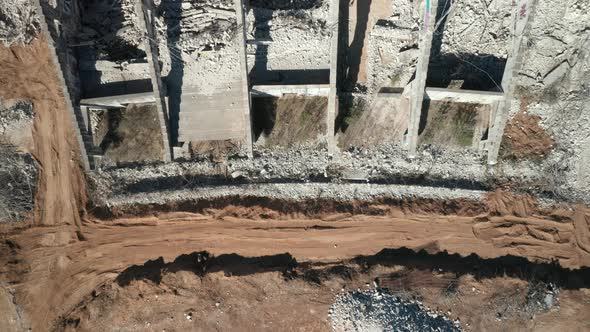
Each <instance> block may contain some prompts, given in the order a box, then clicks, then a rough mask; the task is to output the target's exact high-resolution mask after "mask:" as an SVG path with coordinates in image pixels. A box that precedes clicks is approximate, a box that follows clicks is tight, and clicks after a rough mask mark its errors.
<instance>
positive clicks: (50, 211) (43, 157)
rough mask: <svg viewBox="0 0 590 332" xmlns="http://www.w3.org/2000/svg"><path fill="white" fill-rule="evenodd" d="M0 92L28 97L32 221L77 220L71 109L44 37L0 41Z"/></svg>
mask: <svg viewBox="0 0 590 332" xmlns="http://www.w3.org/2000/svg"><path fill="white" fill-rule="evenodd" d="M0 68H1V70H0V98H3V99H5V100H27V101H31V102H32V103H33V108H34V111H35V119H34V124H33V126H34V128H33V140H34V148H33V151H32V153H33V156H34V158H35V159H36V161H37V162H38V164H39V184H38V192H37V197H36V208H35V216H34V220H35V222H37V223H39V224H43V225H55V224H63V223H69V224H77V223H79V222H80V211H82V210H83V209H84V206H85V200H86V198H85V197H86V194H85V184H84V177H83V173H82V170H81V167H80V164H79V151H78V146H77V142H76V139H75V135H74V133H73V126H72V121H71V118H70V115H69V113H68V111H67V109H66V104H65V100H64V96H63V92H62V91H61V89H60V88H59V87H60V84H59V80H58V78H57V73H56V70H55V67H54V65H53V62H52V61H51V58H50V56H49V48H48V45H47V41H46V40H45V39H44V37H41V36H39V37H37V38H36V39H35V40H34V41H33V42H32V43H31V44H30V45H27V46H12V47H10V48H7V47H4V46H0Z"/></svg>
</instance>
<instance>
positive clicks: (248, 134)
mask: <svg viewBox="0 0 590 332" xmlns="http://www.w3.org/2000/svg"><path fill="white" fill-rule="evenodd" d="M234 4H235V10H236V20H237V23H238V33H239V34H240V37H241V38H239V40H240V47H239V49H240V54H239V57H240V71H241V74H242V75H241V76H242V94H243V97H242V107H243V116H244V130H245V138H244V141H245V142H244V144H245V145H246V150H247V153H248V156H249V157H250V158H252V157H253V155H254V151H253V142H252V136H253V133H252V130H253V129H252V117H251V115H250V109H251V108H252V101H251V99H250V82H249V77H248V76H249V75H248V54H247V51H248V50H247V47H248V45H247V43H246V36H247V33H246V15H245V8H244V1H243V0H235V1H234Z"/></svg>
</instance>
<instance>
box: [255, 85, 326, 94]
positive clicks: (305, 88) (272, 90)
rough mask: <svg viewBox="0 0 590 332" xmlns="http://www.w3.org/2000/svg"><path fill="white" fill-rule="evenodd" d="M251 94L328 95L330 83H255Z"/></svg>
mask: <svg viewBox="0 0 590 332" xmlns="http://www.w3.org/2000/svg"><path fill="white" fill-rule="evenodd" d="M251 94H252V97H282V96H283V95H285V94H295V95H302V96H322V97H326V96H328V95H329V94H330V85H329V84H304V85H254V86H253V87H252V91H251Z"/></svg>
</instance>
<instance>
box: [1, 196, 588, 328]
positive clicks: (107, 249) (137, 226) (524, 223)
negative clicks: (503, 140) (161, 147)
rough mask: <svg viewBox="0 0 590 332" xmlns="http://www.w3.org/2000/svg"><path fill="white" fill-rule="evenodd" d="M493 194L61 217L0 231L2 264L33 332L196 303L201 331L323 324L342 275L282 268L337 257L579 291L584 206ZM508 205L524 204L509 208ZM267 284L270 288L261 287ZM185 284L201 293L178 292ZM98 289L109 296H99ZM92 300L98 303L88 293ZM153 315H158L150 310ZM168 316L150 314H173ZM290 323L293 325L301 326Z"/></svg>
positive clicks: (121, 320)
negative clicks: (360, 207)
mask: <svg viewBox="0 0 590 332" xmlns="http://www.w3.org/2000/svg"><path fill="white" fill-rule="evenodd" d="M496 196H501V195H500V194H496ZM517 200H518V198H517ZM490 201H493V202H495V203H494V204H495V205H494V206H495V207H496V210H495V211H492V210H490V213H483V214H479V215H475V216H458V215H440V214H428V213H412V212H410V211H409V210H403V209H399V208H396V207H389V210H388V211H387V212H386V213H384V214H383V215H373V216H370V215H354V214H350V213H332V214H329V213H325V214H323V215H322V216H320V217H319V218H305V217H304V216H302V217H296V216H292V217H291V218H290V219H276V218H273V215H272V214H269V215H268V217H267V219H261V218H260V214H259V213H258V212H256V211H257V210H256V209H252V211H254V212H252V211H250V212H249V210H250V209H251V208H245V207H236V206H233V207H227V208H225V209H210V210H207V211H206V212H205V213H188V212H184V213H180V212H176V213H162V214H159V215H154V216H150V217H143V218H138V217H133V218H118V219H114V220H111V221H108V220H97V219H92V220H88V221H86V222H84V223H83V224H82V226H81V227H80V229H79V230H76V229H75V228H73V227H71V226H67V225H64V226H55V227H44V228H32V229H28V230H25V231H21V232H15V233H14V234H12V235H6V236H5V238H4V240H3V243H2V245H3V248H1V249H0V250H1V251H2V255H1V257H2V264H1V265H0V266H2V270H0V274H2V275H3V276H4V278H5V281H6V282H7V283H8V284H10V285H11V288H12V289H13V291H14V299H15V300H14V303H17V304H18V306H19V308H20V310H21V311H22V312H23V314H21V317H23V318H22V320H23V321H24V323H23V324H24V325H27V326H30V327H32V328H33V330H35V331H37V330H44V329H46V328H47V322H52V324H57V322H60V324H62V325H60V326H62V327H66V326H70V325H71V324H73V325H74V326H76V325H78V326H79V327H80V329H81V330H84V327H86V328H87V329H92V327H93V326H95V325H96V324H99V326H103V327H106V326H107V324H111V325H110V326H114V325H116V326H119V325H121V326H129V328H130V329H131V330H134V329H139V326H138V325H136V324H138V322H139V321H141V320H146V319H148V318H147V317H160V318H161V319H159V320H158V321H159V322H160V323H162V322H164V323H165V322H166V321H167V320H166V319H164V317H165V316H166V315H171V316H173V317H176V318H178V317H179V316H180V317H182V314H183V313H185V310H191V312H192V313H193V315H195V320H193V321H199V322H200V323H199V324H203V325H197V328H202V329H210V328H211V327H212V326H214V325H215V324H218V323H217V322H218V321H219V324H221V325H220V329H222V330H223V329H230V328H231V327H232V326H241V325H233V324H245V325H244V326H256V327H260V329H263V330H264V329H268V330H270V329H273V328H275V327H276V326H280V325H281V324H296V323H297V320H298V319H304V320H305V321H306V322H304V323H302V324H303V326H306V324H307V327H306V329H308V330H318V329H320V330H321V329H324V328H325V327H326V326H327V325H326V324H327V323H326V322H325V315H326V311H325V310H323V309H322V308H325V306H328V305H329V303H330V302H329V300H328V299H329V298H330V296H332V294H333V292H332V291H331V290H330V289H336V290H338V289H340V288H341V286H338V287H335V288H334V287H332V288H321V287H320V289H313V291H312V290H309V291H307V289H309V287H311V286H304V285H303V284H302V283H301V282H302V281H296V282H294V283H287V281H281V280H282V279H281V278H283V277H284V276H285V273H287V274H286V276H287V279H289V278H291V277H293V278H295V279H296V280H299V279H298V278H299V276H302V275H303V276H306V277H305V278H304V280H308V281H310V280H311V281H314V280H316V281H318V280H320V281H322V282H324V281H325V282H327V283H328V284H330V283H331V282H332V281H330V280H331V278H330V277H327V278H325V277H324V276H323V274H322V273H319V272H318V273H316V272H309V271H307V270H306V266H307V267H309V266H320V267H321V266H323V265H326V264H327V265H330V264H340V263H341V262H344V265H348V264H352V263H354V262H356V263H357V264H358V265H359V266H361V267H363V266H370V265H375V264H387V265H404V266H407V265H410V266H414V267H420V268H422V269H424V268H426V269H433V270H436V269H439V268H440V269H451V270H452V271H455V272H456V273H458V274H460V275H478V274H483V275H485V276H488V277H490V276H493V277H502V276H504V274H506V275H507V276H510V277H511V278H517V279H522V280H524V281H526V280H527V279H528V278H532V277H538V276H542V277H550V278H552V279H555V280H554V282H556V283H558V284H559V285H560V287H563V288H567V289H571V290H572V291H575V290H578V289H585V288H588V287H590V285H588V281H589V280H590V275H589V273H590V271H589V270H588V268H584V267H587V266H590V251H589V248H590V243H589V240H588V239H589V238H590V237H589V236H588V233H589V229H588V227H589V222H590V210H588V209H586V208H583V207H578V208H576V209H575V210H558V211H553V213H552V214H547V213H544V214H538V213H540V212H539V211H540V210H539V209H538V208H537V207H536V206H535V205H534V204H532V203H530V204H529V203H526V202H520V203H518V204H512V203H510V199H509V198H505V197H494V196H492V197H490ZM489 204H491V203H489ZM511 211H517V212H518V213H519V214H522V216H521V217H518V216H515V215H514V214H506V213H507V212H511ZM267 212H268V211H267ZM236 216H238V217H236ZM382 250H385V251H382ZM200 251H207V252H208V254H206V255H215V256H216V257H218V260H215V261H214V262H216V264H219V265H221V267H218V268H216V269H209V267H206V268H205V270H203V266H201V265H199V264H200V263H199V262H198V261H199V260H200V258H198V255H197V256H194V255H196V254H192V255H190V254H191V253H195V252H200ZM379 252H381V253H380V254H378V255H377V253H379ZM285 253H288V254H285ZM183 255H189V256H183ZM277 255H278V256H277ZM359 255H362V256H359ZM384 255H385V256H384ZM159 257H161V258H159ZM187 257H188V258H187ZM191 257H192V258H191ZM269 257H270V258H269ZM359 259H360V261H359ZM195 261H196V262H197V263H195ZM347 262H348V263H347ZM180 263H182V264H184V265H187V264H188V266H189V267H188V269H190V270H191V271H192V272H191V274H189V276H186V275H185V276H178V275H175V276H170V278H173V279H175V278H176V279H178V278H181V279H182V280H181V282H182V283H184V282H188V283H189V286H190V285H192V283H195V284H194V285H192V286H190V287H189V286H186V285H185V286H178V287H177V288H175V287H172V286H166V285H165V284H164V285H163V284H162V282H163V280H165V279H166V278H167V277H166V273H167V272H172V273H174V272H178V271H179V270H182V269H179V268H175V267H174V264H180ZM555 263H558V264H555ZM310 264H311V265H310ZM367 264H368V265H367ZM133 265H137V266H133ZM277 266H278V267H277ZM294 268H300V269H303V270H301V271H299V272H297V271H294V270H293V269H294ZM567 268H573V269H577V270H573V271H570V270H568V269H567ZM580 268H581V269H580ZM207 269H209V270H208V271H209V272H211V271H215V272H220V273H218V274H213V275H210V276H208V277H206V278H209V279H202V278H201V277H199V278H196V279H195V278H194V277H191V276H192V275H193V274H192V273H193V272H195V271H196V272H199V271H200V272H199V273H203V272H206V271H207ZM361 270H362V269H361ZM289 271H291V272H289ZM263 272H264V273H263ZM267 272H268V273H270V274H265V273H267ZM273 273H275V274H273ZM277 273H278V274H277ZM233 277H239V278H237V279H233ZM187 278H188V279H187ZM191 278H192V279H191ZM113 280H114V282H113ZM245 284H248V285H250V286H248V287H251V288H247V287H246V286H244V285H245ZM101 285H103V286H101ZM130 285H131V288H126V287H129V286H130ZM199 285H201V286H199ZM209 285H210V286H209ZM263 285H268V287H274V288H273V290H268V291H267V290H266V288H264V287H263ZM102 287H106V288H102ZM162 287H164V288H165V289H166V294H163V293H162V292H163V290H162V289H161V288H162ZM166 287H168V288H166ZM261 287H262V288H261ZM306 287H307V288H306ZM490 287H492V288H493V287H494V286H493V283H492V286H490ZM135 288H137V289H135ZM182 288H188V289H189V293H190V292H196V293H195V294H196V295H199V294H201V295H203V298H201V297H200V296H196V297H197V298H195V296H192V295H190V296H189V295H186V294H185V295H182V292H183V290H182ZM144 289H145V290H144ZM232 289H242V290H241V291H235V292H233V291H232ZM144 292H145V294H144ZM315 292H317V293H315ZM102 293H105V294H107V295H104V296H106V298H101V297H100V294H102ZM160 293H162V294H163V295H162V298H161V300H162V301H165V302H164V303H162V305H161V306H159V305H158V306H154V305H153V304H154V303H157V302H153V301H156V300H155V295H158V294H160ZM229 293H231V294H229ZM92 294H94V295H92ZM97 294H99V295H97ZM108 294H110V295H108ZM134 294H135V295H134ZM139 294H142V295H139ZM179 294H181V295H179ZM190 294H192V293H190ZM206 294H209V295H206ZM223 294H225V295H223ZM227 294H229V295H227ZM232 294H233V295H232ZM317 294H319V295H317ZM576 294H577V293H576ZM275 295H276V296H275ZM299 295H301V296H299ZM158 296H159V295H158ZM223 296H228V297H230V298H233V300H231V301H233V302H230V303H233V304H232V308H234V309H232V310H236V311H232V310H230V309H226V308H223V309H224V311H223V312H224V313H225V314H224V316H223V317H222V316H215V315H216V314H215V315H213V314H211V316H210V318H209V319H204V318H203V319H198V318H199V317H205V316H208V312H210V310H209V309H208V308H209V307H210V305H211V303H213V304H214V303H215V302H222V301H220V300H218V298H219V297H223ZM89 298H96V299H95V300H89ZM159 298H160V297H159ZM39 299H45V300H43V301H39ZM286 299H289V300H286ZM312 299H313V300H314V301H316V300H317V301H320V303H323V304H321V305H320V306H319V307H318V308H317V310H316V312H317V313H318V314H317V315H321V317H320V318H321V319H319V320H318V319H316V318H312V317H307V318H302V316H301V315H298V316H293V317H290V315H288V314H285V313H286V312H289V310H290V309H289V308H291V307H297V308H300V310H307V309H303V308H304V307H305V308H306V307H307V306H306V303H307V301H312ZM480 300H481V298H480ZM84 301H95V302H92V303H94V304H89V305H86V302H84ZM97 301H98V302H97ZM100 301H102V302H100ZM146 301H148V302H146ZM255 301H258V302H260V303H257V304H256V306H254V307H253V308H256V310H253V311H252V312H250V311H249V309H247V308H244V304H243V303H249V305H250V303H253V302H255ZM274 301H276V302H274ZM473 301H476V300H475V299H474V300H473ZM101 303H102V304H101ZM238 303H242V304H241V306H240V305H238ZM278 303H285V304H284V306H280V305H278ZM289 303H291V304H289ZM135 304H137V308H135ZM316 304H317V303H316ZM578 305H579V306H582V305H584V306H585V305H587V303H586V304H582V303H578ZM93 306H98V307H96V308H94V309H93ZM118 306H121V307H120V308H125V307H127V308H129V307H133V308H135V309H133V310H131V309H129V310H130V311H126V312H119V311H117V310H115V309H116V308H117V307H118ZM181 308H182V310H180V309H181ZM215 308H217V307H215ZM312 309H313V307H312ZM113 310H114V311H113ZM199 310H200V311H199ZM215 310H217V309H214V311H215ZM580 310H581V309H580ZM28 313H35V314H34V315H29V314H28ZM103 313H104V314H103ZM568 313H571V312H568ZM199 315H201V316H199ZM253 315H262V316H256V317H252V316H253ZM60 317H61V318H60ZM105 317H110V318H105ZM215 317H217V318H215ZM220 317H221V318H220ZM261 317H264V319H263V318H261ZM313 317H315V316H313ZM70 318H71V319H70ZM105 319H106V320H105ZM184 319H185V320H186V318H184ZM462 319H463V318H462ZM473 319H475V318H473ZM146 322H151V323H152V324H156V323H155V322H154V320H153V319H152V318H150V320H146ZM174 322H176V321H174V320H171V321H170V324H172V326H174V327H175V328H178V329H179V330H182V329H183V326H184V325H176V323H174ZM577 322H580V321H577ZM144 323H145V322H143V323H142V324H144ZM164 323H162V324H164ZM101 324H102V325H101ZM113 324H114V325H113ZM126 324H131V325H126ZM166 324H168V323H166ZM166 324H164V325H155V326H157V327H158V328H159V327H163V326H170V325H166ZM248 324H254V325H248ZM265 324H266V325H265ZM273 324H274V325H273ZM277 324H278V325H277ZM314 324H315V325H314ZM474 324H475V322H474ZM132 326H135V328H132ZM284 326H287V325H284ZM288 326H294V327H293V329H295V327H296V326H297V325H288ZM54 327H58V326H57V325H55V326H54ZM70 327H71V326H70ZM316 327H317V328H316ZM302 329H303V328H302ZM172 330H174V329H172Z"/></svg>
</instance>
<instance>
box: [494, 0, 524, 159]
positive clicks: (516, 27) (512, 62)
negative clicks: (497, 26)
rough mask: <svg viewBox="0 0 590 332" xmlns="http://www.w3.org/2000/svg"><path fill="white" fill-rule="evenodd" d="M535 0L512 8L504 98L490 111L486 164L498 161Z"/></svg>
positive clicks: (503, 84) (503, 78)
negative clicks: (510, 43) (490, 123)
mask: <svg viewBox="0 0 590 332" xmlns="http://www.w3.org/2000/svg"><path fill="white" fill-rule="evenodd" d="M534 6H535V0H519V1H518V5H517V6H515V7H514V8H513V9H512V27H511V29H512V46H511V49H510V51H509V54H508V60H507V62H506V67H505V69H504V76H503V77H502V89H503V90H504V96H505V98H504V100H502V101H500V102H499V104H498V108H497V111H496V112H492V113H493V115H492V119H493V120H492V127H491V128H490V139H489V144H488V164H490V165H495V164H496V163H497V162H498V154H499V152H500V145H501V143H502V135H503V134H504V127H505V126H506V121H507V119H508V114H509V113H510V108H511V106H512V99H513V98H514V90H515V88H516V84H515V82H514V77H515V76H516V73H517V72H518V70H519V68H520V67H521V63H522V60H523V59H522V56H523V53H524V52H523V50H522V47H523V45H526V43H527V42H528V33H529V31H530V27H531V25H532V22H533V13H534Z"/></svg>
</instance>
